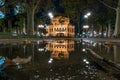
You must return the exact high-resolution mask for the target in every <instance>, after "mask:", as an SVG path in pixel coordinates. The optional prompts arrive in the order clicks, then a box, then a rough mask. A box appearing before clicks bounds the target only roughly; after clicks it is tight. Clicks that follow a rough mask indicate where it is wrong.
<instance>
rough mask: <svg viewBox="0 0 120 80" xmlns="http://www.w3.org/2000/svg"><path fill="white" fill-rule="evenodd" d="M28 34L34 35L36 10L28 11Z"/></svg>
mask: <svg viewBox="0 0 120 80" xmlns="http://www.w3.org/2000/svg"><path fill="white" fill-rule="evenodd" d="M27 33H28V34H29V35H33V34H34V8H33V7H29V8H28V11H27Z"/></svg>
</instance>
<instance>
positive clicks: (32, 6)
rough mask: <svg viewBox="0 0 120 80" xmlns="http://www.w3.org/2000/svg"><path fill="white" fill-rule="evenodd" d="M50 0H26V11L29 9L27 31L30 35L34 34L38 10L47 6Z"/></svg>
mask: <svg viewBox="0 0 120 80" xmlns="http://www.w3.org/2000/svg"><path fill="white" fill-rule="evenodd" d="M49 1H50V0H48V1H45V0H26V1H25V5H26V11H27V33H28V34H30V35H33V34H34V18H35V13H36V12H37V10H39V9H41V8H43V7H45V5H47V3H49Z"/></svg>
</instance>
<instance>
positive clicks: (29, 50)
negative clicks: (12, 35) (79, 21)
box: [0, 39, 120, 80]
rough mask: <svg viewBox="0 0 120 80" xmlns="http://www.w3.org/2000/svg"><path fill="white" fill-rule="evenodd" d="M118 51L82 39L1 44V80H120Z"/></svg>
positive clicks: (111, 46)
mask: <svg viewBox="0 0 120 80" xmlns="http://www.w3.org/2000/svg"><path fill="white" fill-rule="evenodd" d="M114 46H116V47H115V48H114ZM108 47H109V48H108ZM118 49H119V45H116V44H115V45H109V46H107V48H106V46H105V45H104V43H103V41H102V42H94V41H92V42H91V41H86V42H84V41H82V40H81V39H80V40H71V39H69V40H68V39H65V40H59V39H57V40H51V39H50V40H44V41H43V40H33V41H30V42H29V41H28V42H24V41H23V42H22V41H21V43H16V42H15V43H14V42H13V43H7V44H5V43H4V44H2V43H1V44H0V56H3V57H5V58H6V63H5V66H3V67H4V68H3V69H2V70H1V71H0V80H119V79H120V77H119V76H118V75H120V68H119V56H118V55H119V54H118V53H119V50H118ZM112 51H113V52H112ZM113 55H117V57H118V58H117V57H116V56H113ZM109 60H111V61H109ZM13 74H14V75H13Z"/></svg>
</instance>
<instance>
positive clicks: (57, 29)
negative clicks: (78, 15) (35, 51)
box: [46, 16, 75, 37]
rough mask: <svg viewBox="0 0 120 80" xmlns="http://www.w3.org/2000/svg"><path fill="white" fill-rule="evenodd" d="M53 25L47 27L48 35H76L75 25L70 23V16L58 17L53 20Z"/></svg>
mask: <svg viewBox="0 0 120 80" xmlns="http://www.w3.org/2000/svg"><path fill="white" fill-rule="evenodd" d="M51 22H52V25H48V26H47V27H46V32H47V34H46V36H63V37H74V35H75V31H74V26H72V25H70V20H69V18H66V17H62V16H59V17H56V18H53V19H52V20H51Z"/></svg>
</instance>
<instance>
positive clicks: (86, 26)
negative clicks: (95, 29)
mask: <svg viewBox="0 0 120 80" xmlns="http://www.w3.org/2000/svg"><path fill="white" fill-rule="evenodd" d="M88 28H89V25H84V26H83V29H85V34H86V37H88Z"/></svg>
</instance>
